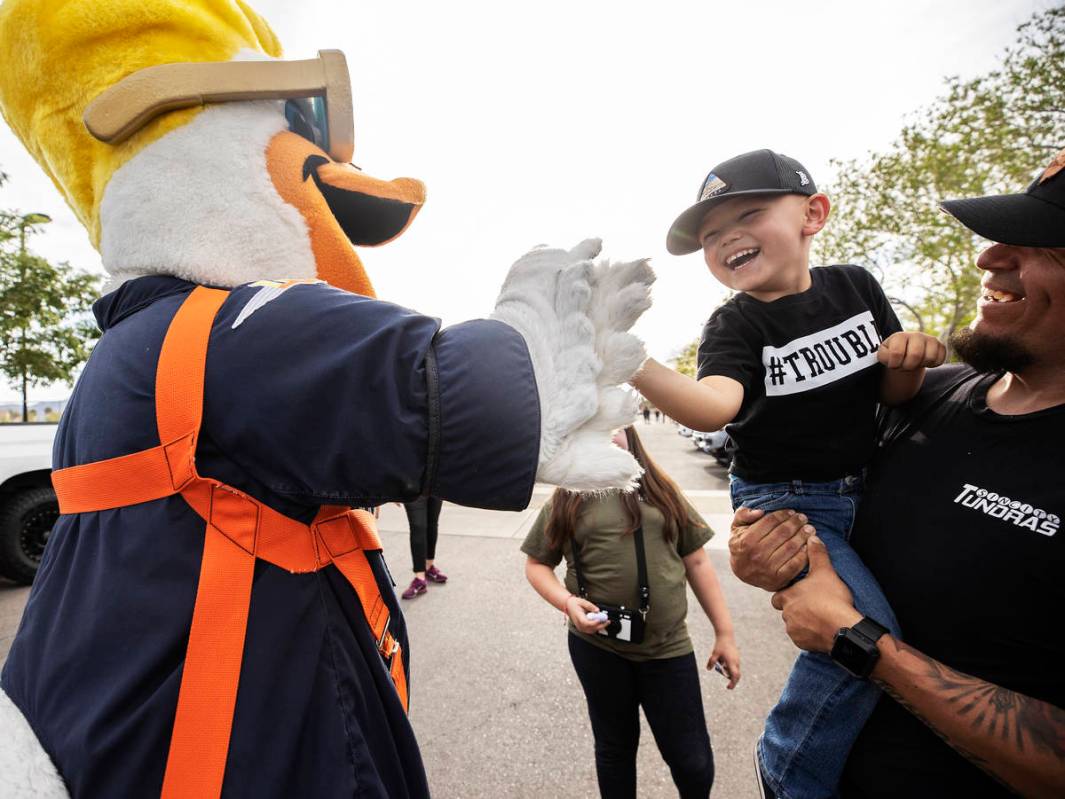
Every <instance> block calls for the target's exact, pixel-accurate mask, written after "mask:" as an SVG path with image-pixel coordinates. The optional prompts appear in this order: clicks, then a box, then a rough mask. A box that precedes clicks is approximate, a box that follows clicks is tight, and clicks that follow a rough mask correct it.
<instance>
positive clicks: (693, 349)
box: [670, 339, 699, 380]
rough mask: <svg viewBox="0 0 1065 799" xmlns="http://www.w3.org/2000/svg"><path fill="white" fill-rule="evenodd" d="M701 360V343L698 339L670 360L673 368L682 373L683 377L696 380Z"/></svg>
mask: <svg viewBox="0 0 1065 799" xmlns="http://www.w3.org/2000/svg"><path fill="white" fill-rule="evenodd" d="M698 359H699V341H698V339H696V340H695V341H693V342H691V343H690V344H688V346H686V347H685V348H684V349H682V350H681V351H680V353H679V354H678V355H677V356H676V357H674V358H671V359H670V360H671V361H672V363H673V368H674V369H676V370H677V371H678V372H680V373H681V374H682V375H687V376H688V377H690V378H692V379H693V380H694V379H695V374H696V370H697V369H698Z"/></svg>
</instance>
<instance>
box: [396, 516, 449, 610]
mask: <svg viewBox="0 0 1065 799" xmlns="http://www.w3.org/2000/svg"><path fill="white" fill-rule="evenodd" d="M403 509H404V510H405V511H406V512H407V525H408V527H409V528H410V559H411V566H412V568H413V569H414V579H413V580H412V581H411V584H410V585H409V586H408V587H407V590H406V591H404V592H403V594H402V596H403V598H404V599H413V598H414V597H416V596H418V595H419V594H424V593H425V592H426V591H427V590H428V589H429V584H428V583H427V582H426V580H425V561H426V558H427V554H426V550H427V548H428V537H429V519H428V511H429V498H428V497H418V499H416V500H414V501H413V502H404V503H403ZM439 513H440V511H439V508H438V509H437V515H438V516H439Z"/></svg>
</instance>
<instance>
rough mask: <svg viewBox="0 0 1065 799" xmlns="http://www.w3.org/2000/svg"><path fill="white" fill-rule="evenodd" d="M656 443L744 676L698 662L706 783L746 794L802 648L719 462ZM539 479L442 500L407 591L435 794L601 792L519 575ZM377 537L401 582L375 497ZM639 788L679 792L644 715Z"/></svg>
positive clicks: (401, 533)
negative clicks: (488, 497)
mask: <svg viewBox="0 0 1065 799" xmlns="http://www.w3.org/2000/svg"><path fill="white" fill-rule="evenodd" d="M637 430H638V431H639V433H640V435H641V437H642V438H643V440H644V444H645V446H646V447H647V449H648V451H649V452H650V453H651V454H652V457H654V458H655V459H656V461H658V463H659V465H660V466H662V467H663V468H664V469H665V470H666V472H667V473H669V474H670V475H671V476H672V477H673V478H674V480H676V481H677V483H678V484H679V485H680V486H681V487H682V488H683V489H684V491H685V494H686V495H687V496H688V497H689V499H690V501H691V502H692V504H693V505H695V507H696V508H697V509H698V510H699V511H700V513H702V514H703V515H704V517H705V518H706V519H707V521H708V522H709V523H710V526H711V527H712V528H714V529H715V530H716V531H718V534H717V535H716V536H715V537H714V538H713V539H711V542H710V544H709V550H710V555H711V559H712V561H713V564H714V567H715V568H716V569H717V573H718V575H719V577H720V578H721V582H722V584H723V587H724V591H725V596H726V599H727V601H728V604H729V609H730V610H731V612H732V617H733V623H734V625H735V627H736V635H737V639H738V643H739V647H740V657H741V665H742V679H741V681H740V684H739V685H738V686H737V688H736V689H735V690H734V691H728V690H726V689H725V680H724V679H723V678H722V677H721V676H720V675H718V674H717V673H715V672H712V671H706V670H703V671H702V677H701V681H702V694H703V706H704V708H705V710H706V714H707V722H708V725H709V728H710V736H711V740H712V743H713V747H714V756H715V762H716V766H717V778H716V782H715V786H714V792H713V795H714V796H715V797H724V799H733V798H734V797H735V799H754V797H757V795H758V794H757V790H756V787H755V782H754V775H753V768H752V752H753V747H754V742H755V740H756V738H757V736H758V734H759V732H760V730H761V726H762V722H763V720H764V719H765V716H766V713H767V712H768V710H769V708H770V707H772V705H773V702H774V701H775V700H776V697H777V696H778V695H779V693H780V688H781V686H782V685H783V682H784V679H785V677H786V676H787V673H788V670H789V668H790V665H791V662H792V660H793V659H794V656H795V653H796V650H795V649H794V647H792V645H791V644H790V642H789V641H788V640H787V638H786V637H785V635H784V632H783V625H782V623H781V621H780V618H779V615H778V614H777V613H776V612H775V611H773V610H772V608H770V606H769V598H768V595H766V594H765V593H763V592H761V591H759V590H757V589H754V588H750V587H749V586H746V585H744V584H742V583H740V582H739V581H738V580H737V579H736V578H735V577H733V576H732V574H731V572H730V571H729V567H728V555H727V552H726V551H725V543H726V538H727V536H728V520H729V519H730V518H731V517H730V514H729V506H728V497H727V490H726V489H727V485H728V482H727V476H726V475H725V472H724V469H722V468H721V467H719V466H717V465H716V464H715V463H714V462H713V459H712V458H710V457H709V456H707V455H703V454H702V453H699V452H697V451H696V450H695V449H694V448H693V447H692V445H691V443H690V441H689V440H688V439H686V438H683V437H681V436H679V435H678V434H677V432H676V430H677V428H676V427H675V426H674V425H673V424H671V423H668V422H662V423H655V422H653V421H652V422H651V423H649V424H645V423H643V422H642V421H641V422H639V423H638V424H637ZM550 491H551V489H550V488H548V487H547V486H537V487H536V490H535V492H534V495H533V502H532V504H531V505H530V507H529V508H528V509H526V510H524V511H520V512H517V513H505V512H494V511H483V510H474V509H470V508H461V507H458V506H454V505H450V504H445V506H444V509H443V512H442V514H441V518H440V532H441V539H440V542H439V545H438V547H437V564H438V565H439V567H440V568H441V569H442V570H443V571H445V572H446V573H447V574H448V575H449V577H450V580H449V582H448V583H447V584H446V585H442V586H437V585H430V587H429V591H428V593H427V594H425V595H423V596H420V597H418V598H416V599H414V600H412V601H410V602H404V603H403V607H404V610H405V612H406V617H407V622H408V625H409V628H410V635H411V658H412V661H411V662H412V666H411V671H412V674H411V712H410V717H411V722H412V723H413V725H414V728H415V730H416V732H417V735H418V740H419V742H420V743H421V748H422V756H423V758H424V760H425V767H426V771H427V773H428V776H429V785H430V787H431V789H432V791H433V795H434V797H438V798H440V799H480V798H481V797H516V798H518V797H529V798H530V799H532V798H533V797H535V798H536V799H545V798H549V797H566V798H567V799H569V798H570V797H572V798H573V799H577V798H578V797H595V796H597V795H598V792H597V790H596V782H595V760H594V753H593V744H592V734H591V729H590V726H589V723H588V716H587V707H586V705H585V702H584V695H583V693H582V692H581V689H580V685H579V683H578V682H577V678H576V675H575V674H574V671H573V667H572V666H571V664H570V662H569V655H568V652H567V650H566V628H565V625H564V620H563V618H562V615H561V614H560V613H559V612H558V611H556V610H554V609H552V608H550V607H549V606H548V605H546V604H545V603H544V602H543V600H541V599H540V597H539V596H537V594H536V593H535V592H534V591H533V590H532V588H531V587H530V586H529V585H528V584H527V582H526V581H525V577H524V572H523V569H524V562H525V556H524V555H523V554H522V553H521V552H520V551H519V549H518V547H519V545H520V544H521V541H522V539H523V538H524V535H525V531H526V530H527V529H528V527H529V525H530V524H531V523H532V520H533V519H534V518H535V516H536V512H537V511H538V510H539V507H540V505H542V504H543V502H544V500H545V499H546V498H547V497H548V496H549V495H550ZM380 528H381V537H382V540H383V542H384V545H385V551H386V554H387V557H388V562H389V565H390V567H391V570H392V573H393V575H394V576H395V578H396V581H397V583H399V588H400V590H402V589H403V588H405V587H406V584H407V583H408V582H409V580H410V576H411V574H410V571H409V567H410V561H409V554H408V552H409V550H408V541H407V523H406V516H405V515H404V513H403V511H402V509H401V508H398V507H396V506H392V505H389V506H385V507H384V508H383V509H382V513H381V520H380ZM27 593H28V589H25V588H18V587H15V586H12V585H11V584H10V583H4V582H3V581H0V660H2V659H3V658H4V657H5V656H6V654H7V650H8V649H9V647H10V645H11V639H12V637H13V636H14V633H15V629H16V627H17V624H18V619H19V617H20V616H21V613H22V607H23V605H24V604H25V601H26V596H27ZM688 606H689V614H688V625H689V629H690V632H691V636H692V639H693V641H694V644H695V654H696V658H697V659H698V660H699V661H700V663H705V661H706V659H707V658H708V657H709V655H710V651H711V649H712V647H713V629H712V627H711V626H710V623H709V621H708V620H707V619H706V616H705V615H704V614H703V612H702V609H701V608H700V607H699V605H698V603H697V602H696V601H695V597H694V595H692V594H691V592H690V591H689V596H688ZM638 768H639V788H638V795H639V796H640V797H641V799H643V797H647V799H658V798H659V797H674V796H676V790H675V788H674V787H673V783H672V780H671V779H670V776H669V769H668V768H667V766H666V765H665V763H664V762H663V761H662V758H661V757H660V755H659V754H658V750H657V748H656V747H655V745H654V740H653V738H652V736H651V734H650V728H649V727H648V726H647V724H646V721H644V723H643V734H642V738H641V746H640V753H639V759H638Z"/></svg>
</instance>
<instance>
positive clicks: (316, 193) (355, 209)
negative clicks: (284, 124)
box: [266, 131, 425, 297]
mask: <svg viewBox="0 0 1065 799" xmlns="http://www.w3.org/2000/svg"><path fill="white" fill-rule="evenodd" d="M266 162H267V168H268V170H269V172H270V178H271V179H272V180H273V183H274V187H275V188H276V189H277V192H278V194H280V195H281V198H282V199H283V200H284V201H285V202H286V203H288V204H289V205H291V206H293V207H294V208H296V209H297V210H298V211H299V212H300V214H302V216H303V219H304V221H305V222H306V223H307V228H308V232H309V233H310V239H311V249H312V251H313V253H314V260H315V263H316V265H317V270H318V277H319V278H321V279H322V280H324V281H326V282H327V283H329V284H330V285H333V286H336V287H337V288H341V289H345V290H346V291H352V292H355V293H357V294H363V295H366V296H368V297H373V296H376V295H375V294H374V290H373V284H372V283H371V282H370V278H369V277H368V276H367V274H366V270H365V269H364V268H363V266H362V261H361V260H360V259H359V256H358V254H357V253H356V252H355V250H354V249H353V247H355V246H357V247H376V246H379V245H381V244H386V243H387V242H390V241H392V240H393V239H394V238H396V237H397V236H399V235H400V234H401V233H402V232H403V231H404V230H406V229H407V227H408V225H410V223H411V222H412V221H413V220H414V217H415V215H416V214H417V213H418V211H419V209H421V207H422V205H423V204H424V203H425V186H424V185H423V184H422V183H421V181H418V180H414V179H412V178H396V179H395V180H379V179H377V178H373V177H370V176H369V175H367V174H365V173H364V172H362V171H361V170H360V169H358V167H355V166H352V165H351V164H342V163H338V162H336V161H334V160H332V159H331V158H330V157H329V155H328V154H326V153H325V152H324V151H323V150H321V149H320V148H319V147H317V146H316V145H314V144H313V143H311V142H310V141H308V140H307V139H304V138H303V137H301V136H299V135H297V134H295V133H291V132H289V131H283V132H281V133H278V134H277V135H276V136H274V138H273V139H272V140H271V141H270V145H269V147H268V148H267V152H266Z"/></svg>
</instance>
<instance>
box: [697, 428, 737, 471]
mask: <svg viewBox="0 0 1065 799" xmlns="http://www.w3.org/2000/svg"><path fill="white" fill-rule="evenodd" d="M735 449H736V446H735V444H733V443H732V439H731V438H729V435H728V433H726V432H725V431H724V430H718V431H717V432H716V433H708V434H707V439H706V449H705V450H703V451H704V452H706V453H707V454H709V455H710V456H712V457H713V459H714V460H715V461H717V462H718V464H720V465H721V466H731V465H732V453H733V451H734V450H735Z"/></svg>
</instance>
